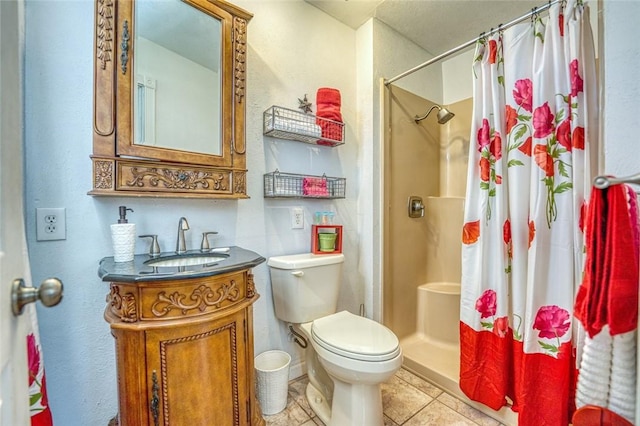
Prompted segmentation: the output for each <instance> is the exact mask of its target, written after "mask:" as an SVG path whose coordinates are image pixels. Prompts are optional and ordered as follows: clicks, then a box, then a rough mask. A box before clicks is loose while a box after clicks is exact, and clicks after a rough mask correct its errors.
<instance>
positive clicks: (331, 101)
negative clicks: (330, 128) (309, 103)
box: [316, 87, 342, 122]
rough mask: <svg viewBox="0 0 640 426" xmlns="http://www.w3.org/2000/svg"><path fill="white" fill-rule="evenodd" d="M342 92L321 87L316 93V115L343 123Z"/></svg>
mask: <svg viewBox="0 0 640 426" xmlns="http://www.w3.org/2000/svg"><path fill="white" fill-rule="evenodd" d="M341 106H342V100H341V97H340V91H339V90H338V89H332V88H330V87H321V88H319V89H318V92H317V93H316V111H317V112H316V115H317V116H318V117H322V118H326V119H329V120H333V121H340V122H342V113H341V112H340V107H341Z"/></svg>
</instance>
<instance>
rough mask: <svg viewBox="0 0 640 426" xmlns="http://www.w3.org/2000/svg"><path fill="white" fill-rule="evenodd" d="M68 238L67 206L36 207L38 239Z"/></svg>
mask: <svg viewBox="0 0 640 426" xmlns="http://www.w3.org/2000/svg"><path fill="white" fill-rule="evenodd" d="M66 239H67V221H66V218H65V208H64V207H62V208H38V209H36V240H37V241H52V240H66Z"/></svg>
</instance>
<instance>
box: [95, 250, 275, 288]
mask: <svg viewBox="0 0 640 426" xmlns="http://www.w3.org/2000/svg"><path fill="white" fill-rule="evenodd" d="M218 250H223V249H220V248H218V249H216V248H214V249H212V251H213V252H212V253H203V252H201V251H200V250H189V251H187V252H186V253H185V254H181V255H176V254H175V253H174V252H166V253H162V254H161V255H160V256H158V257H151V256H149V255H148V254H137V255H135V256H134V258H133V260H132V261H131V262H114V260H113V256H111V257H105V258H103V259H102V260H101V261H100V265H99V267H98V276H99V277H100V278H101V279H102V281H118V282H138V281H166V280H174V279H184V278H201V277H208V276H212V275H220V274H225V273H227V272H233V271H240V270H243V269H248V268H253V267H255V266H258V265H259V264H261V263H262V262H264V261H265V260H266V259H265V258H264V257H262V256H260V255H259V254H258V253H255V252H252V251H250V250H245V249H243V248H240V247H237V246H231V247H229V251H226V252H225V251H218ZM207 255H209V256H219V257H224V259H221V260H214V261H212V262H210V263H206V264H204V265H190V266H153V265H150V264H147V263H145V262H148V261H157V260H158V259H161V260H164V259H175V258H183V257H199V256H207Z"/></svg>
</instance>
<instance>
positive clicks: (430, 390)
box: [396, 368, 442, 398]
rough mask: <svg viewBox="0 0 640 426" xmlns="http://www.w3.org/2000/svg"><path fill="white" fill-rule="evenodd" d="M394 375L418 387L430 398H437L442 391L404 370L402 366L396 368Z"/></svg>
mask: <svg viewBox="0 0 640 426" xmlns="http://www.w3.org/2000/svg"><path fill="white" fill-rule="evenodd" d="M396 377H398V378H400V379H402V380H404V381H405V382H407V383H409V384H410V385H411V386H413V387H415V388H418V389H420V390H421V391H422V392H424V393H426V394H427V395H429V396H430V397H431V398H437V397H438V396H439V395H440V394H441V393H442V389H440V388H438V387H436V386H434V385H432V384H431V383H429V382H427V381H426V380H424V379H421V378H420V377H418V376H416V375H415V374H413V373H411V372H410V371H407V370H405V369H404V368H401V369H400V370H398V372H397V373H396Z"/></svg>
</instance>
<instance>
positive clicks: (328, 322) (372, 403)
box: [267, 253, 402, 426]
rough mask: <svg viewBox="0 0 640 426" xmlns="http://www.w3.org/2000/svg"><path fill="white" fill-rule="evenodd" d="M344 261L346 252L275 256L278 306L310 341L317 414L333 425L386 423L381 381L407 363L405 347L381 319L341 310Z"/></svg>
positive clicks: (311, 395) (310, 393)
mask: <svg viewBox="0 0 640 426" xmlns="http://www.w3.org/2000/svg"><path fill="white" fill-rule="evenodd" d="M343 263H344V256H343V255H342V254H323V255H314V254H311V253H305V254H296V255H291V256H278V257H272V258H270V259H269V261H268V262H267V265H269V267H270V270H271V288H272V290H273V300H274V305H275V312H276V316H277V317H278V318H279V319H280V320H282V321H286V322H287V323H290V325H291V326H292V328H293V330H294V331H295V332H297V333H299V334H300V335H302V336H303V337H304V340H306V341H307V342H308V343H309V344H308V345H307V348H306V363H307V374H308V376H309V384H308V386H307V391H306V394H307V400H308V402H309V405H310V406H311V408H312V409H313V411H314V412H315V413H316V414H317V415H318V417H319V418H320V419H321V420H322V421H323V422H324V423H325V424H326V425H328V426H363V425H366V426H382V425H383V417H382V397H381V395H380V384H381V383H382V382H385V381H386V380H388V379H389V378H390V377H391V376H393V375H394V373H395V372H396V371H398V369H399V368H400V367H401V366H402V350H401V349H400V344H399V342H398V338H397V337H396V335H395V334H393V332H392V331H391V330H389V329H388V328H387V327H385V326H383V325H382V324H379V323H377V322H375V321H372V320H370V319H368V318H364V317H360V316H357V315H354V314H351V313H349V312H347V311H342V312H338V313H336V307H337V302H338V294H339V289H340V282H341V277H342V264H343ZM318 361H319V362H318Z"/></svg>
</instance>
